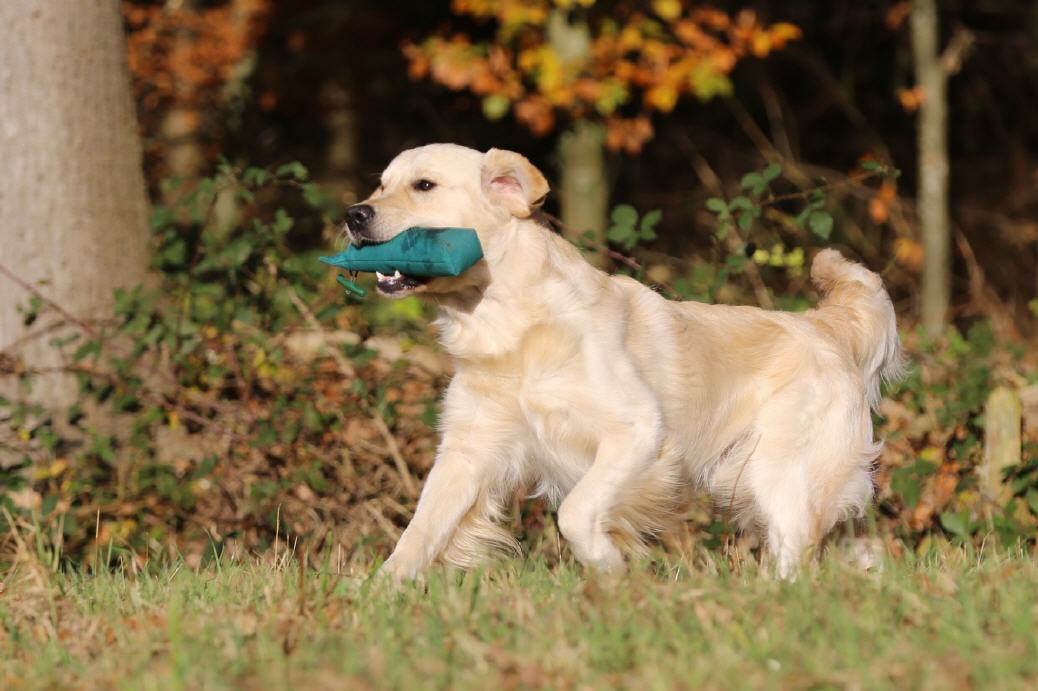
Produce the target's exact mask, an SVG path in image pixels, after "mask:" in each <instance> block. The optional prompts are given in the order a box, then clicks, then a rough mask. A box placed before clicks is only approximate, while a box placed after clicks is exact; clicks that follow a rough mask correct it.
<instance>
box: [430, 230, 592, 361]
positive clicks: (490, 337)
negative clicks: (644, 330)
mask: <svg viewBox="0 0 1038 691" xmlns="http://www.w3.org/2000/svg"><path fill="white" fill-rule="evenodd" d="M485 250H486V252H485V254H486V267H485V268H486V271H487V274H488V275H487V280H486V282H485V283H483V284H481V285H478V286H473V287H471V288H469V289H463V290H461V291H458V292H456V293H452V294H451V295H449V296H436V297H435V301H436V303H437V305H438V307H439V316H438V317H437V319H436V325H437V327H438V328H439V330H440V342H441V344H442V345H443V347H444V348H445V349H446V350H447V352H448V353H449V354H450V355H451V356H452V357H454V358H455V359H456V360H457V361H459V362H461V363H466V362H477V361H485V360H493V359H497V358H500V357H506V356H508V354H509V353H511V352H513V351H515V350H516V349H517V348H518V347H519V346H520V344H521V343H522V341H523V338H524V336H525V334H526V332H527V331H529V330H530V329H531V328H534V327H536V326H537V325H539V324H544V323H547V322H550V321H553V320H555V319H558V318H560V315H559V314H558V312H557V309H553V307H556V305H555V303H556V302H557V301H558V299H557V295H558V294H559V293H560V292H565V293H566V295H567V297H568V298H570V299H567V300H566V302H567V303H569V304H572V299H571V298H572V294H573V293H581V292H583V291H582V290H581V288H582V287H583V286H587V285H589V284H590V283H591V282H597V281H601V280H603V279H604V278H605V274H603V273H602V272H600V271H598V270H597V269H595V268H594V267H593V266H591V265H590V264H589V263H587V262H586V261H584V260H583V258H582V257H581V256H580V252H579V250H577V248H576V247H574V246H573V245H571V244H570V243H569V242H568V241H566V240H565V239H563V238H561V237H559V236H558V235H556V234H555V233H554V232H553V231H552V229H551V228H550V226H548V225H546V224H544V223H543V222H542V221H540V220H539V219H538V218H536V217H530V218H525V219H518V218H513V219H512V220H511V221H510V222H509V223H508V225H507V226H505V227H503V228H501V229H500V231H499V232H495V233H494V235H493V237H492V239H490V241H489V242H487V246H486V247H485ZM563 266H564V267H565V270H563Z"/></svg>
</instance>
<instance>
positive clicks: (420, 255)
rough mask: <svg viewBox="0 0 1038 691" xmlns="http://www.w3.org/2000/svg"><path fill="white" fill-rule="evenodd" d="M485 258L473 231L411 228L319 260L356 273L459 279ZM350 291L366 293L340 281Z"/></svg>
mask: <svg viewBox="0 0 1038 691" xmlns="http://www.w3.org/2000/svg"><path fill="white" fill-rule="evenodd" d="M482 258H483V247H482V246H481V245H480V244H479V237H477V236H476V231H474V230H472V229H471V228H408V229H407V230H405V231H404V232H402V233H400V234H399V235H397V236H396V237H394V238H393V239H392V240H389V241H387V242H382V243H379V244H377V245H363V246H361V247H354V246H353V245H350V246H349V247H347V248H346V249H345V250H343V251H342V252H340V253H339V254H336V255H332V256H330V257H320V260H321V261H322V262H324V263H325V264H331V265H332V266H337V267H339V268H341V269H346V270H348V271H353V272H365V273H372V272H378V273H381V274H394V273H396V272H398V271H399V272H400V273H401V274H404V275H406V276H420V277H423V278H428V277H433V276H460V275H461V274H463V273H464V272H465V271H466V270H467V269H468V268H469V267H471V266H472V265H473V264H475V263H476V262H478V261H479V260H480V259H482ZM338 280H339V283H342V284H343V285H344V286H346V288H347V289H349V290H351V291H353V292H355V293H357V294H358V295H363V294H364V293H363V290H362V289H360V288H359V287H358V286H356V285H355V284H353V283H352V282H350V281H348V280H347V279H346V278H345V277H343V276H339V277H338Z"/></svg>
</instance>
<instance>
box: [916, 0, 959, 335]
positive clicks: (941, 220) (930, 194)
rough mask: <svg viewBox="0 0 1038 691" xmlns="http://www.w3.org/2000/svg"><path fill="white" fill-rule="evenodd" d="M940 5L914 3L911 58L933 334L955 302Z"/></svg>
mask: <svg viewBox="0 0 1038 691" xmlns="http://www.w3.org/2000/svg"><path fill="white" fill-rule="evenodd" d="M937 20H938V16H937V1H936V0H914V2H913V5H912V18H911V28H912V52H913V55H914V57H915V74H916V83H917V85H918V86H919V87H921V88H922V90H923V101H922V105H921V106H920V108H919V145H918V146H919V150H918V156H919V191H918V194H917V197H918V199H917V209H918V217H919V232H920V234H921V235H922V241H923V251H924V253H925V258H924V261H923V287H922V301H921V304H920V312H921V317H922V321H923V327H924V328H925V329H926V331H927V332H928V333H930V334H934V335H935V334H938V333H940V332H941V331H942V330H943V329H944V325H945V320H946V319H947V315H948V304H949V301H950V296H951V267H950V261H951V232H950V228H949V222H948V122H947V109H948V103H947V98H946V95H945V86H946V84H947V78H948V77H947V74H946V73H945V70H944V66H943V65H942V64H941V55H940V31H939V25H938V21H937Z"/></svg>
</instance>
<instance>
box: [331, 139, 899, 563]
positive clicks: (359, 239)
mask: <svg viewBox="0 0 1038 691" xmlns="http://www.w3.org/2000/svg"><path fill="white" fill-rule="evenodd" d="M547 193H548V183H547V182H546V181H545V178H544V176H543V175H542V174H541V173H540V171H538V170H537V169H536V168H535V167H534V166H533V165H532V164H530V162H529V161H527V160H526V159H525V158H524V157H523V156H521V155H519V154H517V153H513V152H510V151H501V150H497V149H491V150H490V151H488V152H486V153H481V152H479V151H475V150H473V149H469V148H465V147H461V146H457V145H453V144H432V145H429V146H423V147H419V148H416V149H411V150H409V151H405V152H403V153H401V154H400V155H399V156H397V157H396V158H395V159H394V160H393V161H392V162H391V163H390V164H389V167H388V168H386V170H385V172H384V173H383V174H382V178H381V184H380V185H379V186H378V189H377V190H376V191H375V192H374V194H372V195H371V197H370V198H368V199H367V200H366V201H365V202H363V203H362V204H357V205H355V206H353V207H350V209H349V210H348V211H347V228H346V232H347V234H348V236H349V239H350V241H351V242H353V243H355V244H363V243H366V242H380V241H384V240H387V239H389V238H391V237H393V236H394V235H395V234H397V233H399V232H401V231H403V230H405V229H407V228H410V227H412V226H430V227H442V226H460V227H467V228H474V229H475V230H476V232H477V233H478V235H479V238H480V241H481V242H482V244H483V249H484V254H485V256H484V259H483V260H481V261H480V262H479V263H478V264H476V265H475V266H474V267H473V268H471V269H470V270H469V271H467V272H466V273H464V274H463V275H462V276H460V277H458V278H433V279H431V280H428V279H418V278H414V277H410V276H406V275H402V274H400V273H399V272H397V273H396V274H394V275H392V276H386V275H381V274H380V275H378V277H377V287H378V291H379V292H380V293H382V294H384V295H387V296H391V297H399V296H402V295H409V294H412V293H415V294H419V295H422V296H424V297H425V298H427V299H429V300H431V301H432V302H434V303H435V304H436V306H437V307H438V308H439V316H438V318H437V320H436V324H437V326H438V327H439V333H440V340H441V342H442V344H443V347H444V348H445V349H446V350H447V352H448V353H449V354H450V355H451V356H452V358H453V360H454V363H455V374H454V377H453V379H452V380H451V382H450V386H449V387H448V388H447V392H446V394H445V396H444V401H443V415H442V418H441V427H442V430H441V431H442V441H441V443H440V446H439V449H438V453H437V458H436V462H435V464H434V466H433V468H432V470H431V472H430V473H429V477H428V479H427V480H426V483H425V487H424V489H423V490H422V494H421V498H420V500H419V502H418V506H417V509H416V511H415V514H414V517H413V519H412V520H411V523H410V525H408V527H407V529H406V530H405V531H404V533H403V535H402V536H401V538H400V541H399V543H398V544H397V546H396V549H395V550H394V551H393V554H392V555H391V556H390V558H389V559H388V560H387V561H386V562H385V564H384V565H383V567H382V569H383V572H384V573H385V574H387V575H389V576H391V577H393V578H397V579H408V578H414V577H416V576H418V575H419V574H421V573H422V571H423V570H425V569H426V568H427V567H428V566H429V565H430V564H431V563H433V562H435V561H442V562H445V563H448V564H454V565H457V566H461V567H468V566H471V565H473V564H475V563H477V562H478V561H479V560H480V559H481V558H482V557H483V556H484V555H486V554H487V553H488V551H490V550H491V549H492V548H505V549H518V548H517V545H516V542H515V540H514V538H512V536H511V535H509V534H508V532H507V531H505V530H504V529H503V528H502V527H501V525H500V519H501V517H502V513H503V507H505V506H507V505H508V504H509V502H510V500H511V498H512V497H513V496H514V494H515V493H516V492H518V491H521V490H523V489H530V488H533V489H534V491H535V493H536V494H537V495H540V496H543V497H545V498H546V499H547V500H548V501H549V502H551V503H552V504H554V505H557V506H558V526H559V530H560V531H561V533H562V535H563V536H564V537H565V539H566V540H567V542H568V544H569V545H570V547H571V549H572V551H573V554H574V555H575V556H576V558H577V559H578V560H579V561H580V562H582V563H583V564H585V565H587V566H589V567H593V568H595V569H598V570H601V571H604V572H618V571H622V570H623V569H624V557H623V551H622V550H621V547H623V548H630V547H632V546H636V545H639V544H640V543H641V541H642V540H643V539H644V538H645V537H646V536H649V535H651V534H653V533H655V532H657V531H659V530H661V529H662V528H663V527H664V526H666V525H667V524H668V522H671V521H673V520H675V519H676V518H678V517H680V515H681V511H680V509H681V504H682V498H683V497H685V496H687V492H688V490H690V489H693V488H698V489H701V490H704V491H706V492H709V493H710V495H712V496H713V497H714V499H715V501H716V502H717V503H718V504H719V505H720V506H722V507H724V508H729V507H730V508H731V510H732V512H733V514H734V518H735V519H736V520H737V521H738V524H739V525H740V527H741V528H742V529H744V530H759V531H760V534H761V536H762V537H763V539H764V542H765V544H766V546H767V550H768V554H769V555H770V557H771V559H772V560H773V562H774V565H775V568H776V570H777V572H778V574H779V575H780V576H791V575H793V574H795V572H796V570H797V568H798V566H799V563H800V560H801V559H802V557H803V555H804V554H805V552H806V550H808V548H810V547H812V546H813V545H816V544H817V543H818V542H819V541H820V540H821V539H822V538H823V537H824V536H825V535H826V533H827V532H828V531H829V530H830V529H831V528H832V527H833V525H834V524H835V523H836V522H837V521H839V520H841V519H842V518H845V517H848V516H851V515H854V514H860V513H861V512H862V511H863V509H864V507H865V506H866V504H867V503H868V502H869V501H870V499H871V498H872V494H873V483H872V466H873V462H874V460H875V458H876V456H877V454H878V452H879V448H880V444H878V443H877V442H876V441H874V439H873V430H872V419H871V416H870V408H874V407H875V406H876V404H877V403H878V401H879V396H880V383H881V380H882V379H884V378H892V377H895V376H897V374H898V372H899V369H900V366H901V348H900V342H899V340H898V334H897V328H896V324H895V318H894V309H893V306H892V305H891V302H890V298H889V296H888V295H887V293H886V291H885V290H884V288H883V285H882V281H881V280H880V277H879V276H878V275H876V274H875V273H873V272H871V271H869V270H867V269H865V268H864V267H862V266H860V265H859V264H855V263H852V262H849V261H846V260H845V259H844V258H843V257H842V256H841V255H840V254H839V253H838V252H836V251H834V250H823V251H821V252H819V253H818V255H817V256H816V257H815V258H814V262H813V264H812V267H811V277H812V279H813V280H814V283H815V285H816V286H817V288H818V290H819V292H820V293H821V296H822V299H821V302H820V304H819V305H818V307H817V308H816V309H814V310H811V311H808V312H804V313H797V314H794V313H788V312H777V311H765V310H761V309H757V308H754V307H730V306H725V305H708V304H703V303H699V302H677V301H671V300H667V299H665V298H663V297H661V296H660V295H658V294H657V293H655V292H653V291H652V290H650V289H649V288H647V287H645V286H643V285H641V284H640V283H638V282H637V281H635V280H633V279H631V278H627V277H624V276H610V275H607V274H606V273H604V272H602V271H600V270H598V269H597V268H595V267H594V266H592V265H591V264H590V263H588V262H587V261H585V260H584V258H583V257H582V256H581V253H580V251H579V250H578V249H577V248H575V247H574V246H573V245H571V244H570V243H569V242H567V241H566V240H565V239H563V238H561V237H559V236H558V235H556V234H555V233H553V232H552V231H551V230H550V229H549V228H547V227H545V226H544V225H543V224H541V223H539V222H538V221H537V220H536V219H535V218H532V217H531V216H532V215H533V214H534V212H535V210H536V207H537V206H538V204H540V202H541V201H543V199H544V197H545V195H546V194H547Z"/></svg>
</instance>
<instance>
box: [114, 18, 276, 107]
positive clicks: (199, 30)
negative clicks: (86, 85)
mask: <svg viewBox="0 0 1038 691" xmlns="http://www.w3.org/2000/svg"><path fill="white" fill-rule="evenodd" d="M269 4H270V0H227V1H226V2H223V3H219V4H214V3H206V5H205V7H204V8H203V7H200V6H197V5H201V3H198V4H197V5H193V4H192V3H190V2H182V3H165V4H158V5H156V4H150V3H147V4H145V3H140V4H138V3H137V2H134V1H133V0H125V1H124V2H123V5H122V9H123V16H124V17H125V19H126V24H127V58H128V62H129V66H130V72H131V73H132V75H133V89H134V95H135V96H136V98H137V100H138V103H140V105H141V107H142V108H143V109H144V110H146V111H153V110H157V109H159V108H162V107H168V106H171V105H172V106H176V107H180V108H184V109H187V110H190V111H194V112H196V113H197V112H198V111H200V110H202V109H203V108H204V107H206V106H208V105H210V104H211V102H212V101H213V100H216V99H219V98H221V94H220V91H221V90H222V89H223V88H224V87H225V85H226V84H227V83H228V82H230V81H231V80H232V78H233V76H234V73H235V70H237V69H239V68H240V66H241V64H242V61H243V60H244V59H245V58H246V56H247V55H248V52H249V51H250V50H252V47H253V46H254V45H255V42H256V40H257V38H258V36H259V34H260V32H261V31H262V29H263V21H264V19H265V18H266V15H267V13H268V11H269Z"/></svg>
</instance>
